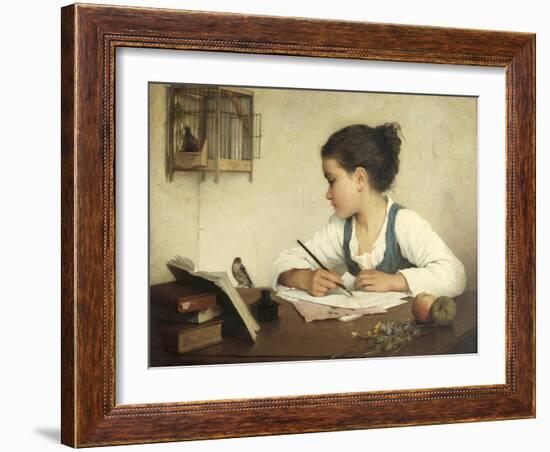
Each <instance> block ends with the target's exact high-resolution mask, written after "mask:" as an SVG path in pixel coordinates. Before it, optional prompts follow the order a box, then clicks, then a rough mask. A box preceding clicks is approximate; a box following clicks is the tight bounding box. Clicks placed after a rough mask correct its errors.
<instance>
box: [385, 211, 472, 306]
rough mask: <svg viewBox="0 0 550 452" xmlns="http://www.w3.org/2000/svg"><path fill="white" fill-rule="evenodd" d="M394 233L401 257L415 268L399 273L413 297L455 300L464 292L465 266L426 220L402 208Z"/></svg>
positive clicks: (396, 220)
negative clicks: (425, 295)
mask: <svg viewBox="0 0 550 452" xmlns="http://www.w3.org/2000/svg"><path fill="white" fill-rule="evenodd" d="M395 234H396V238H397V242H398V243H399V247H400V248H401V254H402V255H403V257H405V258H406V259H407V260H408V261H409V262H410V263H411V264H414V265H416V268H414V267H413V268H407V269H403V270H399V272H400V273H401V274H402V275H403V276H404V277H405V279H406V280H407V284H408V285H409V289H410V291H411V293H412V296H416V295H417V294H419V293H421V292H427V293H430V294H432V295H434V296H442V295H446V296H449V297H457V296H459V295H461V294H462V293H464V290H466V272H465V270H464V265H463V264H462V262H460V260H458V258H457V257H456V256H455V255H454V254H453V252H452V251H451V250H450V249H449V247H448V246H447V245H446V244H445V243H444V242H443V240H442V239H441V237H439V235H438V234H437V233H436V232H435V231H434V230H433V229H432V227H431V226H430V224H429V223H428V222H427V221H425V220H424V219H422V218H421V217H420V216H419V215H418V214H417V213H415V212H413V211H412V210H409V209H401V210H400V211H399V212H398V213H397V216H396V219H395Z"/></svg>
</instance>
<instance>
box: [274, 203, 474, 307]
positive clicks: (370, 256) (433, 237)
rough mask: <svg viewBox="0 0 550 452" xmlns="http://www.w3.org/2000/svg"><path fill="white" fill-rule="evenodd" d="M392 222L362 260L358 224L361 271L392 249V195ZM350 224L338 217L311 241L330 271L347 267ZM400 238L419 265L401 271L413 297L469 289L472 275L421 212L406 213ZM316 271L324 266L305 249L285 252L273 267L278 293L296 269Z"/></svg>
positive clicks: (400, 219)
mask: <svg viewBox="0 0 550 452" xmlns="http://www.w3.org/2000/svg"><path fill="white" fill-rule="evenodd" d="M387 198H388V202H387V210H386V219H385V220H384V224H383V226H382V229H381V230H380V233H379V234H378V237H377V238H376V241H375V242H374V245H373V248H372V250H371V251H370V252H366V253H363V254H362V255H360V256H358V255H357V253H358V251H359V242H358V240H357V235H356V230H355V219H354V220H353V231H352V236H351V240H350V252H351V258H352V259H353V260H354V261H355V262H357V264H358V265H359V268H361V270H368V269H372V268H375V267H376V266H377V265H378V264H379V263H380V262H381V261H382V259H383V258H384V252H385V251H386V229H387V224H388V212H389V209H390V207H391V205H392V204H393V200H392V199H391V198H390V197H389V196H388V197H387ZM345 221H346V220H342V219H341V218H338V217H337V216H336V215H332V216H331V217H330V220H329V222H328V224H326V225H325V226H324V227H323V228H322V229H321V230H320V231H317V232H316V233H315V234H314V235H313V237H312V238H311V239H310V240H308V241H307V242H305V245H306V246H307V247H308V249H309V250H310V251H311V252H312V253H313V254H314V255H315V256H317V258H318V259H319V260H320V261H321V262H322V263H323V264H324V265H325V266H326V267H328V268H331V269H333V268H336V267H338V266H342V264H344V267H345V263H344V262H345V260H344V249H343V246H344V245H343V242H344V224H345ZM395 235H396V238H397V243H398V244H399V247H400V249H401V254H402V255H403V257H405V259H407V260H408V261H409V262H410V263H411V264H413V265H415V266H416V267H412V268H406V269H403V270H399V273H401V274H402V275H403V276H404V277H405V279H406V280H407V284H408V285H409V289H410V293H409V295H412V296H413V297H414V296H416V295H417V294H419V293H421V292H427V293H430V294H432V295H435V296H441V295H447V296H449V297H456V296H459V295H461V294H462V293H463V292H464V290H465V289H466V272H465V271H464V265H462V262H460V261H459V260H458V258H457V257H456V256H455V255H454V254H453V252H452V251H451V250H450V249H449V248H448V247H447V245H445V243H444V242H443V240H442V239H441V237H439V235H438V234H437V233H436V232H435V231H434V230H433V229H432V228H431V226H430V224H429V223H428V222H427V221H425V220H424V219H422V218H421V217H420V216H419V215H418V214H417V213H415V212H413V211H412V210H409V209H405V208H403V209H400V210H399V211H398V212H397V215H396V218H395ZM294 268H296V269H310V270H313V269H316V268H318V265H317V264H316V263H315V261H314V260H313V259H312V258H311V257H310V256H309V255H308V254H307V253H306V252H305V251H304V250H303V249H302V248H301V247H299V246H298V247H296V248H292V249H289V250H286V251H283V252H282V253H281V254H280V255H279V256H278V257H277V259H276V260H275V262H274V264H273V279H272V286H273V290H275V291H276V290H278V289H280V288H282V287H284V286H282V285H281V284H279V283H278V282H277V280H278V279H279V275H280V274H281V273H283V272H285V271H287V270H291V269H294Z"/></svg>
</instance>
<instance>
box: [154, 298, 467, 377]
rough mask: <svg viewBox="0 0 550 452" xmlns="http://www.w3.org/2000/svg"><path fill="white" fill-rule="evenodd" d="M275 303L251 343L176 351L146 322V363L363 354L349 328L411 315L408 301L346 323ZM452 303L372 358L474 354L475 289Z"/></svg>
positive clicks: (232, 339) (232, 342) (233, 342)
mask: <svg viewBox="0 0 550 452" xmlns="http://www.w3.org/2000/svg"><path fill="white" fill-rule="evenodd" d="M240 292H241V295H242V296H243V298H244V299H245V301H246V302H247V303H249V304H251V303H253V302H254V301H256V300H257V299H258V297H259V291H258V290H256V289H244V290H240ZM277 301H279V302H280V303H281V305H280V307H279V313H280V318H279V319H278V320H277V321H275V322H262V323H260V326H261V330H260V331H259V334H258V338H257V340H256V342H255V343H247V342H246V341H244V340H242V339H239V338H235V337H229V338H227V339H226V340H225V342H223V343H221V344H217V345H214V346H211V347H208V348H205V349H203V350H198V351H195V352H190V353H187V354H182V355H178V354H174V353H169V352H166V351H165V350H163V348H162V346H161V342H160V340H159V338H158V335H157V333H156V325H155V322H152V323H151V331H150V332H151V336H150V337H151V342H150V344H151V348H150V365H151V367H158V366H178V365H185V364H215V363H216V364H226V363H250V362H266V361H296V360H319V359H333V358H354V357H355V358H356V357H363V356H364V354H365V351H366V350H365V348H364V342H363V341H361V340H358V339H355V338H354V337H353V336H352V334H351V333H352V331H357V332H361V333H365V332H367V331H368V330H370V329H371V328H373V327H374V325H375V324H376V323H377V322H378V321H384V320H393V321H395V322H402V321H405V320H408V319H412V318H413V316H412V313H411V301H412V300H411V299H409V301H408V302H407V303H406V304H403V305H401V306H397V307H395V308H392V309H390V310H389V311H388V312H387V313H385V314H377V315H368V316H364V317H361V318H359V319H357V320H353V321H351V322H347V323H345V322H340V321H339V320H335V319H331V320H321V321H315V322H311V323H305V322H304V320H303V318H302V317H301V316H300V315H299V314H298V312H297V311H296V310H295V309H294V307H293V306H292V305H291V304H290V303H288V302H287V301H285V300H281V299H277ZM455 301H456V303H457V316H456V318H455V319H454V321H453V323H452V324H451V325H449V326H444V327H430V328H424V329H423V331H422V334H421V336H418V337H416V338H414V339H413V340H412V341H411V342H409V343H408V344H406V345H404V346H403V347H401V348H400V349H399V350H397V351H393V352H390V353H389V352H385V353H381V354H379V355H376V356H390V355H392V356H413V355H415V356H418V355H438V354H456V353H476V352H477V297H476V293H475V292H466V293H465V294H464V295H462V296H461V297H458V298H456V300H455Z"/></svg>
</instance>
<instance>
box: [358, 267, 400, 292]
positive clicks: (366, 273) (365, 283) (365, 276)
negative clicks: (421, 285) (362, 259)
mask: <svg viewBox="0 0 550 452" xmlns="http://www.w3.org/2000/svg"><path fill="white" fill-rule="evenodd" d="M355 288H356V289H357V290H362V291H364V292H391V291H396V292H407V291H408V290H409V287H408V284H407V281H406V280H405V278H404V277H403V275H402V274H401V273H396V274H390V273H384V272H381V271H378V270H363V271H362V272H361V273H359V275H358V276H357V278H356V279H355Z"/></svg>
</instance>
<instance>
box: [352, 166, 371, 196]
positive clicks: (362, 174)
mask: <svg viewBox="0 0 550 452" xmlns="http://www.w3.org/2000/svg"><path fill="white" fill-rule="evenodd" d="M353 176H354V180H355V184H356V186H357V190H358V191H363V190H365V189H366V188H367V187H368V184H369V175H368V173H367V171H366V170H365V168H362V167H358V168H355V171H354V172H353Z"/></svg>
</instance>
